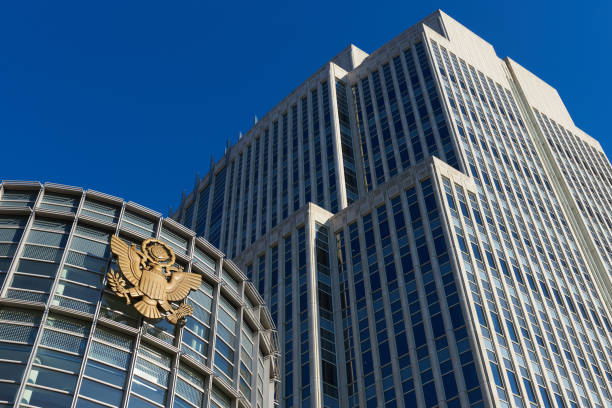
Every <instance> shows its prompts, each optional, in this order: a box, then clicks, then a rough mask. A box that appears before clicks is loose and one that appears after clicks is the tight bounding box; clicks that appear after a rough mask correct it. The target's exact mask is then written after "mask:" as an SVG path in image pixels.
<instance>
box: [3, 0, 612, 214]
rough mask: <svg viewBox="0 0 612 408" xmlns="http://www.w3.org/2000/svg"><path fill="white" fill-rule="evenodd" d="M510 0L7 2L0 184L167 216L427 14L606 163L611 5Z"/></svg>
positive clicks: (611, 147)
mask: <svg viewBox="0 0 612 408" xmlns="http://www.w3.org/2000/svg"><path fill="white" fill-rule="evenodd" d="M508 3H509V4H503V2H501V1H479V2H465V1H452V2H448V1H441V2H426V1H420V2H409V1H394V2H388V1H381V0H377V1H367V2H364V1H352V2H340V1H326V2H314V1H311V2H292V3H290V4H286V3H273V2H250V1H249V2H244V3H240V2H238V3H234V2H217V1H215V2H212V1H211V2H203V1H189V0H180V1H142V2H141V1H131V0H130V1H103V2H102V1H101V2H93V1H82V0H80V1H49V2H37V1H3V2H1V3H0V38H2V40H1V41H0V138H1V139H0V140H1V144H0V149H1V151H2V155H1V160H0V178H1V179H20V180H42V181H51V182H57V183H63V184H69V185H75V186H83V187H86V188H92V189H95V190H98V191H102V192H104V193H108V194H113V195H117V196H119V197H122V198H124V199H126V200H132V201H135V202H137V203H139V204H142V205H145V206H147V207H150V208H152V209H155V210H158V211H161V212H163V213H165V214H166V213H167V211H168V207H169V206H176V205H177V204H178V202H179V200H180V195H181V192H182V191H183V190H184V189H185V190H188V191H190V190H191V188H192V187H193V183H194V178H195V174H196V173H197V172H199V173H200V174H202V175H203V174H205V173H206V172H207V170H208V169H209V164H210V156H211V154H212V155H214V156H215V157H216V158H217V159H218V158H219V157H221V155H222V154H223V149H224V147H225V143H226V140H227V138H230V139H231V140H232V141H235V140H236V138H237V136H238V132H240V131H243V132H246V131H247V130H248V129H249V128H250V126H251V125H252V122H253V117H254V115H258V116H259V117H262V116H263V115H264V114H265V113H266V112H267V111H268V110H269V109H271V108H272V107H273V106H274V105H276V103H277V102H279V101H280V100H281V99H282V98H283V97H284V96H286V95H287V94H289V93H290V92H291V91H292V90H293V89H294V88H296V87H297V86H298V85H300V84H301V83H302V82H303V81H304V80H305V79H306V78H307V77H308V76H309V75H310V74H312V73H313V72H314V71H316V70H317V69H318V68H319V67H320V66H322V65H323V64H324V63H325V62H326V61H328V60H329V59H330V58H332V57H333V56H334V55H335V54H336V53H337V52H339V51H340V50H341V49H342V48H344V47H345V46H346V45H348V44H349V43H354V44H355V45H357V46H358V47H360V48H361V49H363V50H364V51H366V52H372V51H374V50H376V49H377V48H378V47H380V46H381V45H383V44H384V43H386V42H387V41H389V40H390V39H391V38H393V37H394V36H395V35H397V34H399V33H401V32H402V31H404V30H405V29H407V28H409V27H410V26H412V25H413V24H414V23H416V22H417V21H418V20H420V19H422V18H423V17H425V16H426V15H428V14H429V13H431V12H432V11H434V10H435V9H438V8H440V9H442V10H444V11H445V12H447V13H448V14H450V15H451V16H452V17H454V18H455V19H457V20H459V21H460V22H462V23H463V24H464V25H466V26H467V27H468V28H470V29H471V30H473V31H474V32H475V33H477V34H478V35H480V36H481V37H483V38H484V39H485V40H487V41H488V42H490V43H491V44H493V45H494V46H495V49H496V50H497V53H498V55H500V56H501V57H503V56H506V55H507V56H510V57H512V58H513V59H515V60H516V61H518V62H519V63H520V64H522V65H523V66H525V67H526V68H528V69H529V70H531V71H532V72H534V73H535V74H536V75H538V76H540V77H541V78H543V79H544V80H545V81H547V82H548V83H549V84H551V85H552V86H554V87H555V88H556V89H557V90H558V91H559V93H560V95H561V97H562V98H563V99H564V101H565V103H566V106H567V107H568V110H569V112H570V114H571V115H572V117H573V119H574V122H575V123H576V124H577V125H578V126H579V127H581V128H582V129H583V130H585V131H586V132H587V133H589V134H591V135H592V136H594V137H595V138H597V139H598V140H600V142H601V143H602V145H603V146H604V149H605V150H606V151H607V153H608V155H609V154H610V153H611V152H612V136H611V132H610V125H609V121H610V116H611V108H612V103H611V102H610V95H612V85H611V84H612V81H610V67H611V66H612V52H611V51H612V46H611V44H612V36H611V32H612V31H611V30H610V27H609V25H610V22H611V21H612V6H611V5H610V2H607V1H601V2H589V1H580V2H575V1H555V2H550V3H548V4H545V3H544V2H540V1H533V0H532V1H529V2H526V1H525V2H523V1H512V2H508ZM510 3H511V4H510Z"/></svg>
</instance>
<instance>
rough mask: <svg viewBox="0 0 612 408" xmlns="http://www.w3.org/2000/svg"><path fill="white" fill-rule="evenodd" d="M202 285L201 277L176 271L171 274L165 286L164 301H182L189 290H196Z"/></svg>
mask: <svg viewBox="0 0 612 408" xmlns="http://www.w3.org/2000/svg"><path fill="white" fill-rule="evenodd" d="M201 283H202V275H200V274H197V273H187V272H181V271H176V272H174V273H173V274H172V277H171V278H170V282H168V286H166V299H168V300H170V301H177V300H183V299H185V298H186V297H187V295H188V294H189V291H191V290H197V289H198V288H199V287H200V284H201Z"/></svg>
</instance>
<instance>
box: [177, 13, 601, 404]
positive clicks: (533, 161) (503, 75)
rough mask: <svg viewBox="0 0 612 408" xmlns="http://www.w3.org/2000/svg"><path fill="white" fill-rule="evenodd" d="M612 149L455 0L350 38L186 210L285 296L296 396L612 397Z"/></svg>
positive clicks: (283, 336) (223, 163)
mask: <svg viewBox="0 0 612 408" xmlns="http://www.w3.org/2000/svg"><path fill="white" fill-rule="evenodd" d="M611 204H612V167H611V166H610V163H609V161H608V159H607V158H606V156H605V154H604V152H603V150H602V148H601V146H600V145H599V143H598V142H597V141H596V140H594V139H593V138H591V137H590V136H588V135H586V134H585V133H584V132H582V131H581V130H580V129H578V128H577V127H576V126H575V125H574V123H573V121H572V119H571V117H570V115H569V114H568V112H567V110H566V109H565V106H564V105H563V102H562V101H561V99H560V97H559V95H558V94H557V92H556V91H555V90H554V89H553V88H552V87H550V86H549V85H547V84H546V83H544V82H543V81H542V80H540V79H539V78H537V77H536V76H535V75H533V74H531V73H530V72H528V71H527V70H526V69H525V68H523V67H521V66H520V65H518V64H517V63H516V62H514V61H512V60H510V59H505V60H502V59H500V58H499V57H498V56H497V55H496V53H495V51H494V49H493V47H492V46H491V45H490V44H488V43H487V42H485V41H484V40H483V39H481V38H479V37H478V36H476V35H475V34H474V33H472V32H471V31H469V30H468V29H466V28H465V27H463V26H462V25H460V24H459V23H458V22H456V21H455V20H453V19H452V18H450V17H449V16H447V15H446V14H444V13H443V12H441V11H437V12H435V13H433V14H432V15H430V16H428V17H427V18H426V19H424V20H423V21H421V22H420V23H418V24H417V25H415V26H414V27H412V28H410V29H409V30H407V31H406V32H404V33H402V34H401V35H399V36H398V37H396V38H395V39H393V40H392V41H390V42H389V43H387V44H386V45H384V46H383V47H381V48H380V49H379V50H377V51H376V52H374V53H373V54H371V55H368V54H366V53H365V52H363V51H361V50H359V49H357V48H356V47H354V46H352V45H351V46H349V47H348V48H346V49H345V50H344V51H342V52H341V53H340V54H339V55H338V56H336V57H335V58H334V59H332V60H331V61H330V62H329V63H327V64H325V65H324V66H323V67H322V68H321V69H319V70H318V71H317V72H316V73H315V74H313V75H312V76H311V77H310V78H309V79H308V80H307V81H306V82H304V83H303V84H302V85H301V86H300V87H298V88H297V89H296V90H295V91H293V92H292V93H291V94H290V95H289V96H287V97H286V98H285V99H284V100H283V101H282V102H281V103H279V104H278V105H277V106H276V107H275V108H274V109H272V111H270V112H269V113H268V114H267V115H266V116H265V117H264V118H263V119H262V120H261V121H259V122H258V123H257V124H256V125H255V126H254V127H253V128H252V129H251V130H250V131H249V132H248V133H247V134H246V135H245V136H244V137H242V138H241V139H240V140H239V141H238V142H237V143H236V144H235V145H234V146H232V147H231V148H230V149H229V151H228V152H227V153H226V155H225V156H224V157H223V158H222V159H221V160H220V161H219V162H217V163H215V164H214V165H213V166H212V168H211V171H210V173H209V174H208V175H207V176H206V177H204V178H203V179H202V180H200V181H198V182H197V183H196V186H195V188H194V191H193V192H192V193H191V194H190V195H189V196H187V197H185V198H184V199H183V201H182V203H181V206H180V208H179V210H178V211H177V212H176V213H175V214H174V218H176V219H177V220H179V221H180V222H182V223H183V224H185V225H186V226H187V227H189V228H193V229H194V230H195V231H196V232H197V233H198V234H200V235H203V236H204V237H206V238H207V239H208V240H210V241H211V242H212V244H213V245H215V246H218V247H220V248H221V249H222V250H223V251H225V252H226V253H228V254H229V255H228V256H230V257H231V258H233V260H234V261H235V262H236V263H237V264H238V265H240V266H241V267H242V268H243V270H245V271H246V273H247V275H248V277H249V278H251V279H253V281H254V282H255V284H256V286H257V287H258V289H259V291H260V293H261V294H262V296H263V297H264V299H265V300H266V302H267V303H268V305H269V307H270V310H271V313H272V317H273V319H274V321H275V322H276V326H277V328H278V331H279V333H278V334H279V341H280V346H281V360H282V362H281V390H280V395H279V397H280V401H281V406H283V407H291V406H313V407H320V406H326V407H340V406H342V407H353V406H364V407H382V406H384V407H396V406H419V407H434V406H439V407H459V406H465V407H467V406H472V407H480V406H501V407H504V406H519V407H566V408H570V407H587V406H588V407H604V406H608V407H609V406H612V396H611V394H610V393H611V392H612V388H611V385H610V384H612V370H611V368H610V367H611V364H612V361H611V360H610V359H611V357H612V347H611V344H610V341H611V335H612V327H611V323H610V322H611V315H610V307H611V305H612V301H611V300H610V299H611V297H610V290H611V289H612V285H611V284H610V277H611V276H612V266H611V260H610V258H611V257H612V252H611V250H610V248H611V244H612V235H611V231H612V224H611V219H612V214H611V211H610V208H611Z"/></svg>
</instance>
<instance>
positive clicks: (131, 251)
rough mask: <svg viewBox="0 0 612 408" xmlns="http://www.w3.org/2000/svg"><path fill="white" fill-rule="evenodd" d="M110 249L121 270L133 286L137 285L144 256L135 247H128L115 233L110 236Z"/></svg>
mask: <svg viewBox="0 0 612 408" xmlns="http://www.w3.org/2000/svg"><path fill="white" fill-rule="evenodd" d="M110 246H111V251H112V252H113V254H115V256H117V262H118V263H119V267H120V268H121V272H122V273H123V275H124V276H125V277H126V278H127V280H128V281H129V282H130V283H131V284H132V285H134V286H138V283H139V282H140V277H141V276H142V271H141V270H140V264H141V262H142V261H144V256H143V255H142V254H141V253H140V251H138V250H137V249H136V248H135V247H130V246H128V244H126V243H125V242H123V241H122V240H121V238H119V237H118V236H116V235H113V236H112V237H111V243H110Z"/></svg>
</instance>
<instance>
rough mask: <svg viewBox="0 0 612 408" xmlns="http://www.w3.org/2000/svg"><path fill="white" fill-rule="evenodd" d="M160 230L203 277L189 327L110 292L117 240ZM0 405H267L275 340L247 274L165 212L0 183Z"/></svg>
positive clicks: (183, 262)
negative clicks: (150, 314)
mask: <svg viewBox="0 0 612 408" xmlns="http://www.w3.org/2000/svg"><path fill="white" fill-rule="evenodd" d="M113 234H116V235H118V236H119V237H120V238H121V239H123V240H124V241H125V242H127V243H130V244H131V243H134V244H137V245H138V244H140V243H141V242H142V241H143V240H144V239H147V238H151V237H155V238H158V239H160V240H162V241H163V242H165V243H167V244H168V245H169V246H170V247H171V248H172V249H173V251H174V252H175V254H176V263H177V264H178V265H177V266H181V267H183V268H184V270H185V271H189V272H192V273H199V274H201V275H202V284H201V286H200V288H199V289H198V290H197V291H192V292H191V293H190V294H189V296H188V298H187V299H186V303H188V304H189V305H191V307H192V308H193V315H192V316H188V317H187V318H186V322H185V324H184V326H182V327H180V326H174V325H172V324H170V323H168V322H167V321H166V320H149V319H143V318H142V317H141V316H140V315H139V314H138V313H137V312H136V310H135V309H134V308H133V306H132V305H131V304H126V302H125V300H124V299H121V298H119V297H116V296H115V295H114V293H113V292H112V291H110V290H109V289H108V288H107V287H106V279H107V278H106V273H107V271H108V270H109V269H110V268H113V269H114V270H115V271H117V270H118V266H117V264H116V261H115V260H113V257H112V254H111V252H110V245H109V241H110V237H111V235H113ZM0 286H1V292H0V294H1V296H0V406H20V407H34V406H36V407H45V408H51V407H62V408H63V407H71V406H72V407H87V408H89V407H120V406H121V407H181V408H183V407H185V408H186V407H209V406H210V407H223V408H226V407H227V408H229V407H271V406H274V404H275V402H274V399H275V392H274V388H275V383H276V381H275V379H276V376H277V374H276V372H277V368H276V354H277V349H278V346H277V341H276V337H275V328H274V324H273V323H272V319H271V317H270V314H269V312H268V310H267V309H266V308H265V307H264V306H263V300H262V299H261V297H260V296H259V295H258V294H257V290H256V289H255V287H254V286H253V285H252V284H251V283H250V282H249V281H248V279H247V277H246V276H245V275H244V274H243V273H242V272H241V271H240V270H239V269H238V268H237V267H236V266H235V265H234V264H233V263H232V262H230V261H229V260H227V259H225V257H224V255H223V254H222V253H221V252H220V251H218V250H217V249H216V248H214V247H213V246H212V245H211V244H209V243H208V242H207V241H205V240H203V239H201V238H196V237H195V233H194V232H193V231H191V230H188V229H186V228H185V227H183V226H181V225H179V224H177V223H176V222H174V221H173V220H171V219H168V218H163V217H161V215H160V214H159V213H156V212H154V211H151V210H149V209H146V208H143V207H141V206H139V205H137V204H134V203H131V202H128V203H126V202H124V201H123V200H122V199H119V198H116V197H111V196H108V195H105V194H101V193H98V192H95V191H83V190H82V189H79V188H74V187H67V186H61V185H55V184H45V185H41V184H39V183H30V182H8V181H5V182H2V184H0Z"/></svg>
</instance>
